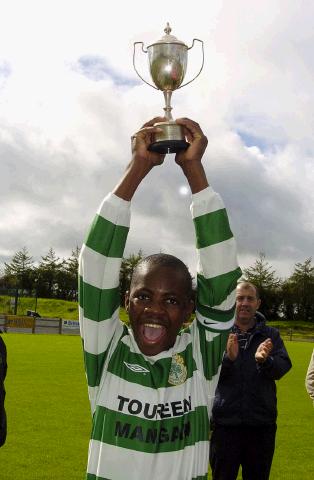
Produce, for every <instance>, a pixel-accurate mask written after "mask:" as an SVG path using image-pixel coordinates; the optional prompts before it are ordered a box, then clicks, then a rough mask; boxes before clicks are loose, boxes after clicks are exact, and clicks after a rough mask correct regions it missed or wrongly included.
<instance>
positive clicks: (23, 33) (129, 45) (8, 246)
mask: <svg viewBox="0 0 314 480" xmlns="http://www.w3.org/2000/svg"><path fill="white" fill-rule="evenodd" d="M108 5H109V4H108V2H106V1H105V0H88V1H87V0H86V1H85V0H75V1H72V0H63V1H58V0H54V1H52V0H41V1H39V0H38V1H36V0H28V1H27V2H21V1H18V0H10V2H5V1H2V0H1V1H0V178H1V190H0V195H1V202H0V265H1V264H3V262H5V261H9V260H10V259H11V257H12V255H13V254H14V253H15V252H16V251H17V250H20V249H21V248H23V247H24V246H25V247H27V249H28V251H29V252H30V254H31V255H32V256H33V257H34V259H35V260H39V259H40V257H41V255H45V254H46V253H47V252H48V250H49V248H50V247H53V248H54V249H55V250H56V252H57V254H58V255H59V256H60V257H68V256H69V255H70V254H71V250H72V249H74V248H75V247H76V246H77V245H79V246H80V245H81V243H82V241H83V239H84V237H85V233H86V230H87V228H88V225H89V223H90V221H91V219H92V217H93V215H94V212H95V210H96V208H97V206H98V204H99V203H100V201H101V199H102V197H103V196H104V195H105V194H106V193H107V192H108V191H109V190H111V189H112V188H113V187H114V185H115V184H116V182H117V181H118V179H119V177H120V176H121V174H122V172H123V171H124V168H125V166H126V164H127V162H128V161H129V159H130V136H131V135H132V133H134V132H135V131H136V130H137V129H138V128H139V126H141V124H143V123H144V122H145V121H146V120H148V119H150V118H152V117H154V116H156V115H160V114H161V113H162V111H163V110H162V107H163V95H162V92H160V91H157V90H154V89H153V88H150V87H149V86H147V85H145V84H144V83H143V82H142V81H141V80H140V79H139V78H138V77H137V76H136V74H135V72H134V70H133V65H132V55H133V43H134V42H135V41H143V42H144V44H145V46H147V45H150V44H151V43H154V41H156V40H158V39H159V38H160V37H161V36H162V35H163V34H164V32H163V29H164V27H165V25H166V22H169V23H170V25H171V26H172V33H173V34H174V35H175V36H177V37H178V38H179V39H180V40H183V41H184V42H185V43H186V44H187V45H188V46H190V45H191V44H192V40H193V38H195V37H196V38H200V39H202V40H203V41H204V44H205V65H204V69H203V71H202V73H201V75H200V76H199V77H198V79H197V80H195V82H193V83H192V84H190V85H188V86H187V87H184V88H182V89H181V90H178V91H176V92H174V94H173V101H172V105H173V114H174V116H175V117H181V116H187V117H190V118H193V119H195V120H196V121H198V122H199V123H200V125H201V126H202V128H203V130H204V132H205V134H206V135H207V136H208V140H209V143H208V148H207V151H206V154H205V157H204V165H205V169H206V171H207V174H208V178H209V180H210V183H211V184H212V186H213V187H214V189H215V190H216V191H218V192H219V193H220V194H221V195H222V197H223V199H224V201H225V204H226V206H227V209H228V212H229V216H230V222H231V225H232V229H233V231H234V234H235V236H236V238H237V243H238V247H239V260H240V264H241V266H242V267H247V266H249V265H252V263H254V261H255V259H256V258H257V256H258V254H259V252H264V253H265V254H266V259H267V260H268V262H270V264H271V265H272V266H273V267H274V268H275V269H276V271H277V273H278V275H280V276H283V277H286V276H288V275H290V273H291V272H292V270H293V267H294V264H295V263H296V262H303V261H304V260H305V259H306V258H308V257H311V256H313V253H314V241H313V240H314V235H313V234H314V221H313V213H314V212H313V210H314V208H313V205H314V188H313V185H314V167H313V158H314V135H313V132H314V81H313V77H314V57H313V46H314V30H313V18H314V3H313V2H309V1H306V0H303V1H302V0H299V1H295V0H294V1H292V0H271V1H269V0H263V1H260V0H220V1H219V0H211V1H210V2H209V1H208V0H206V1H205V0H204V1H201V0H194V1H193V2H187V1H183V0H181V1H176V0H172V1H169V0H168V1H164V0H159V1H158V2H157V3H152V2H147V1H143V0H134V1H133V2H126V1H122V0H117V1H116V2H110V10H108ZM137 58H138V62H139V66H141V68H143V71H142V72H143V75H145V74H147V78H149V77H148V75H149V74H148V67H147V64H146V58H145V56H144V57H143V56H141V55H140V52H138V57H137ZM199 63H200V49H199V48H197V47H194V48H193V49H192V50H190V51H189V65H188V72H187V76H186V80H188V79H189V78H191V77H192V76H193V74H195V72H196V71H197V68H198V65H199ZM186 186H187V184H186V181H185V179H184V177H183V176H182V173H181V172H180V171H179V169H178V167H177V166H176V165H175V164H174V161H173V157H172V156H168V157H167V158H166V161H165V164H164V165H163V166H162V167H160V168H158V169H155V170H154V171H153V172H152V173H151V175H150V177H149V178H147V179H146V181H145V183H143V184H142V185H141V187H140V189H139V190H138V192H137V194H136V196H135V198H134V202H133V217H132V225H131V232H130V236H129V240H128V246H127V251H126V253H127V254H128V253H135V252H137V251H138V250H139V249H142V250H143V251H144V253H145V254H150V253H153V252H156V251H164V252H169V253H173V254H175V255H177V256H179V257H180V258H182V259H183V260H184V261H185V262H186V263H188V265H189V266H190V268H191V270H192V271H193V270H194V266H193V265H194V262H195V256H194V251H193V243H194V233H193V228H192V224H191V220H190V216H189V202H190V196H189V195H187V194H186V190H187V189H186Z"/></svg>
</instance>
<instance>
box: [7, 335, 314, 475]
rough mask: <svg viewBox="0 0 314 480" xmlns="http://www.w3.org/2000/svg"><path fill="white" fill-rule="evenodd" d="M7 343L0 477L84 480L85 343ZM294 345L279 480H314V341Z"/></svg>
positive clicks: (282, 395)
mask: <svg viewBox="0 0 314 480" xmlns="http://www.w3.org/2000/svg"><path fill="white" fill-rule="evenodd" d="M3 338H4V340H5V342H6V345H7V349H8V364H9V368H8V376H7V380H6V389H7V398H6V407H7V413H8V427H9V428H8V438H7V443H6V444H5V445H4V447H2V448H1V449H0V462H1V475H0V478H1V479H2V478H3V479H5V480H16V479H19V480H48V479H49V480H79V479H82V480H83V479H84V475H85V467H86V460H87V450H88V440H89V434H90V427H91V419H90V409H89V404H88V399H87V388H86V383H85V375H84V371H83V358H82V352H81V341H80V338H79V337H78V336H67V335H64V336H61V335H27V334H13V333H11V334H6V335H3ZM286 345H287V348H288V350H289V353H290V355H291V359H292V362H293V368H292V370H291V371H290V372H289V373H288V374H287V375H286V376H285V377H284V378H283V379H281V380H280V381H279V382H278V409H279V418H278V433H277V445H276V452H275V456H274V461H273V467H272V474H271V480H312V479H313V478H314V456H313V446H312V445H313V422H314V409H313V406H312V402H311V401H310V399H309V398H308V396H307V393H306V391H305V388H304V377H305V372H306V369H307V366H308V362H309V359H310V355H311V352H312V349H313V346H314V344H313V343H307V342H300V343H299V342H287V343H286ZM210 478H211V476H210V475H209V479H210ZM239 478H240V477H239ZM125 480H127V477H126V479H125ZM139 480H142V479H139Z"/></svg>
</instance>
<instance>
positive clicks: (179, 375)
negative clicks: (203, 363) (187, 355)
mask: <svg viewBox="0 0 314 480" xmlns="http://www.w3.org/2000/svg"><path fill="white" fill-rule="evenodd" d="M186 377H187V369H186V366H185V365H184V359H183V357H181V355H179V354H178V353H176V354H175V355H174V356H173V357H172V362H171V367H170V372H169V378H168V383H170V385H181V383H184V382H185V380H186Z"/></svg>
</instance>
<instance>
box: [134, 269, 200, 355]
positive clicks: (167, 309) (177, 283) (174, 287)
mask: <svg viewBox="0 0 314 480" xmlns="http://www.w3.org/2000/svg"><path fill="white" fill-rule="evenodd" d="M125 306H126V310H127V312H128V313H129V317H130V323H131V326H132V329H133V332H134V338H135V340H136V342H137V344H138V347H139V349H140V350H141V352H142V353H144V355H149V356H152V355H157V354H158V353H160V352H163V351H165V350H168V349H169V348H171V347H172V346H173V345H174V343H175V340H176V337H177V334H178V332H179V330H180V328H181V326H182V323H183V322H185V321H186V320H187V319H188V318H189V316H190V315H191V312H192V310H193V302H192V301H191V300H190V299H189V298H188V297H187V292H186V283H185V282H184V280H183V274H182V272H178V271H177V270H176V269H174V268H170V267H160V266H154V265H153V266H152V265H150V264H144V265H143V266H142V268H141V270H140V271H139V272H138V273H137V275H136V277H135V279H134V280H133V282H132V285H131V289H130V292H128V293H127V295H126V302H125Z"/></svg>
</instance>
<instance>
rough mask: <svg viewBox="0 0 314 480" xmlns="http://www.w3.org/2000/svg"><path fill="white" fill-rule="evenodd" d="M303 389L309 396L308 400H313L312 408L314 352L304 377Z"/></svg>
mask: <svg viewBox="0 0 314 480" xmlns="http://www.w3.org/2000/svg"><path fill="white" fill-rule="evenodd" d="M305 388H306V390H307V393H308V394H309V395H310V398H311V399H312V400H313V406H314V350H313V353H312V357H311V360H310V363H309V367H308V369H307V373H306V377H305Z"/></svg>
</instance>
